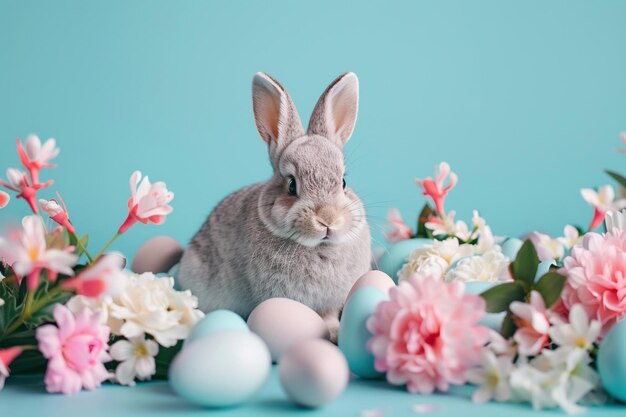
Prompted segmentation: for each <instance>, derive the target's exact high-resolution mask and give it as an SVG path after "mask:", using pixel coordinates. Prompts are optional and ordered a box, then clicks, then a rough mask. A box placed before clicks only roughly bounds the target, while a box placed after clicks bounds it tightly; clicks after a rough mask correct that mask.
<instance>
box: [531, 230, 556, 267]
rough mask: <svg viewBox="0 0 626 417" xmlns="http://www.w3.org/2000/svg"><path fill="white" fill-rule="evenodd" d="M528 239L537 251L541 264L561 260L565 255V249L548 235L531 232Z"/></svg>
mask: <svg viewBox="0 0 626 417" xmlns="http://www.w3.org/2000/svg"><path fill="white" fill-rule="evenodd" d="M528 239H529V240H530V241H531V242H533V245H534V246H535V249H536V250H537V256H538V257H539V260H540V261H541V262H546V261H554V260H558V259H561V258H562V257H563V255H565V248H564V247H563V244H562V243H561V241H560V240H558V239H552V238H551V237H550V236H549V235H546V234H544V233H540V232H532V233H531V234H530V235H528Z"/></svg>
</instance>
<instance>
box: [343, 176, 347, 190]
mask: <svg viewBox="0 0 626 417" xmlns="http://www.w3.org/2000/svg"><path fill="white" fill-rule="evenodd" d="M343 189H344V190H345V189H346V179H345V178H344V179H343Z"/></svg>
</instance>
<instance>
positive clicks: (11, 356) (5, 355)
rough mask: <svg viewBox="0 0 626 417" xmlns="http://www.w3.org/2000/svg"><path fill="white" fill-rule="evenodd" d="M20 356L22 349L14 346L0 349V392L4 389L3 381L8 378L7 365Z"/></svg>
mask: <svg viewBox="0 0 626 417" xmlns="http://www.w3.org/2000/svg"><path fill="white" fill-rule="evenodd" d="M21 354H22V348H21V347H18V346H15V347H10V348H7V349H0V390H2V388H4V381H5V380H6V379H7V378H8V377H9V365H11V362H13V361H14V360H15V358H17V357H18V356H20V355H21Z"/></svg>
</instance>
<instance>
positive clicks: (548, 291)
mask: <svg viewBox="0 0 626 417" xmlns="http://www.w3.org/2000/svg"><path fill="white" fill-rule="evenodd" d="M566 280H567V278H565V277H564V276H563V275H561V274H559V273H556V272H548V273H546V274H545V275H544V276H542V277H541V278H539V281H537V284H535V287H534V289H535V290H536V291H538V292H539V293H540V294H541V296H542V297H543V301H544V303H545V304H546V307H547V308H550V306H552V304H554V303H555V302H556V300H558V299H559V297H560V296H561V291H563V286H564V285H565V281H566Z"/></svg>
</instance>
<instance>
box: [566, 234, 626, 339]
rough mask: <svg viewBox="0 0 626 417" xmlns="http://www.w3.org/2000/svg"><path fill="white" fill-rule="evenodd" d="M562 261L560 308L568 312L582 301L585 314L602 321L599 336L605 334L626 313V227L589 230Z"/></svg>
mask: <svg viewBox="0 0 626 417" xmlns="http://www.w3.org/2000/svg"><path fill="white" fill-rule="evenodd" d="M563 263H564V267H563V269H562V270H561V273H563V274H565V275H566V276H567V282H566V283H565V288H563V292H562V293H561V302H562V306H560V307H562V308H563V310H564V313H565V314H567V312H568V311H569V310H570V309H571V308H572V307H573V306H574V305H575V304H578V303H580V304H582V305H583V307H584V308H585V312H586V313H587V316H589V318H591V319H596V320H598V321H599V322H600V323H601V324H602V332H601V335H602V336H603V335H605V334H606V332H607V331H608V330H609V328H610V327H611V326H613V324H615V322H616V321H618V320H620V319H622V318H623V317H624V315H626V230H624V229H618V228H613V229H612V230H611V231H609V232H608V233H607V234H605V235H600V234H597V233H588V234H587V235H585V238H584V239H583V243H582V245H580V246H576V247H574V248H573V249H572V253H571V255H570V256H568V257H566V258H565V260H564V261H563Z"/></svg>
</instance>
